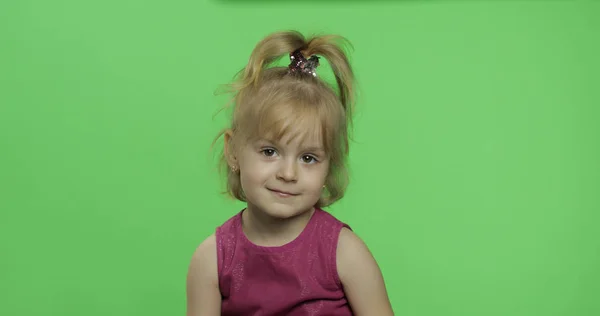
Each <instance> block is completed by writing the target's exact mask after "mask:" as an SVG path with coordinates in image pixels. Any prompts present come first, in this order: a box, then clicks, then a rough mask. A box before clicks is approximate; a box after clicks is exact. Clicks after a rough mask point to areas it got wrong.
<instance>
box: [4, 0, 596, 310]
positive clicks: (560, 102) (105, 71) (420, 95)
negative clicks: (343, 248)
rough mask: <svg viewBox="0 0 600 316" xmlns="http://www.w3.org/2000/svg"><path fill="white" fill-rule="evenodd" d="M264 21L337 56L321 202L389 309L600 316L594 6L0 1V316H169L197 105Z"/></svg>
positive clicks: (191, 220)
mask: <svg viewBox="0 0 600 316" xmlns="http://www.w3.org/2000/svg"><path fill="white" fill-rule="evenodd" d="M284 29H298V30H300V31H302V32H307V33H311V32H320V33H339V34H342V35H344V36H346V37H347V38H348V39H349V40H350V41H351V42H352V43H353V44H354V46H355V50H354V53H353V54H352V61H353V64H354V67H355V70H356V74H357V77H358V80H359V84H360V95H359V103H358V109H357V110H358V112H357V116H356V134H355V142H354V143H353V147H352V150H351V157H350V163H351V169H352V183H351V186H350V188H349V190H348V194H347V196H346V197H345V198H344V199H343V200H342V201H341V202H339V203H337V204H335V205H334V206H333V207H332V208H331V209H330V211H331V212H332V213H334V214H335V215H336V216H338V217H339V218H341V219H343V220H344V221H347V222H348V223H349V224H350V225H351V226H352V227H353V228H354V229H355V231H356V232H357V233H358V234H359V235H360V236H361V237H362V238H363V239H364V240H365V241H366V242H367V243H368V245H369V246H370V248H371V249H372V251H373V253H374V255H375V256H376V258H377V260H378V262H379V264H380V266H381V268H382V270H383V273H384V275H385V278H386V283H387V287H388V289H389V293H390V298H391V300H392V304H393V307H394V309H395V312H396V314H397V315H419V316H425V315H431V316H433V315H465V316H475V315H477V316H479V315H509V316H517V315H544V316H550V315H565V316H567V315H568V316H592V315H600V232H599V229H600V228H599V224H600V221H599V215H598V212H599V211H600V198H599V195H600V168H599V164H600V163H599V162H600V137H599V136H600V127H599V123H598V120H599V119H600V110H599V107H600V78H599V73H600V4H599V3H598V2H592V1H531V2H525V1H433V0H432V1H345V2H344V1H320V2H319V1H303V2H292V1H241V0H239V1H216V0H214V1H185V0H171V1H141V0H137V1H132V0H120V1H115V0H110V1H74V0H57V1H40V0H38V1H26V0H20V1H3V2H2V4H0V210H1V213H0V247H1V248H0V256H1V257H0V315H3V316H4V315H6V316H13V315H183V314H184V312H185V277H186V272H187V266H188V263H189V259H190V256H191V254H192V252H193V251H194V249H195V247H196V246H197V245H198V244H199V243H200V242H201V241H202V240H203V239H204V238H205V237H206V236H208V235H209V234H211V233H212V232H213V231H214V228H215V226H217V225H219V224H221V223H222V222H223V221H224V220H226V219H227V218H229V217H230V216H232V215H233V214H234V213H236V212H237V211H239V209H240V208H241V207H242V204H240V203H236V202H232V201H231V200H229V199H227V198H226V197H224V196H222V195H220V194H219V191H220V190H221V188H222V187H221V181H220V180H219V176H218V174H217V172H216V171H215V166H216V159H215V158H214V157H213V155H214V153H212V152H211V151H210V144H211V141H212V139H213V137H214V136H215V135H216V133H217V131H218V130H219V129H220V128H221V127H223V126H224V124H225V117H224V116H217V117H216V118H213V115H214V114H215V112H216V110H217V109H218V108H219V106H220V105H222V104H223V102H225V101H226V99H225V98H224V97H215V96H213V92H214V91H215V89H216V88H217V87H218V85H219V84H222V83H227V82H228V81H229V80H230V79H231V78H232V76H233V75H234V73H235V72H236V71H238V70H239V69H241V68H242V67H243V66H244V65H245V63H246V61H247V59H248V56H249V54H250V51H251V49H252V48H253V47H254V45H255V44H256V42H258V41H259V40H260V39H261V38H262V37H263V36H265V35H266V34H268V33H270V32H272V31H276V30H284ZM321 73H322V74H324V75H325V73H327V67H323V68H322V69H321ZM325 77H327V75H325Z"/></svg>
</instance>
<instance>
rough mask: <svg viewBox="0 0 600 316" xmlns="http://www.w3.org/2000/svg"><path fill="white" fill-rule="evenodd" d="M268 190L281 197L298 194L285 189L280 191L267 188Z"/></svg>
mask: <svg viewBox="0 0 600 316" xmlns="http://www.w3.org/2000/svg"><path fill="white" fill-rule="evenodd" d="M268 190H269V191H271V192H273V193H275V194H276V195H278V196H281V197H292V196H296V195H298V194H296V193H291V192H287V191H280V190H275V189H268Z"/></svg>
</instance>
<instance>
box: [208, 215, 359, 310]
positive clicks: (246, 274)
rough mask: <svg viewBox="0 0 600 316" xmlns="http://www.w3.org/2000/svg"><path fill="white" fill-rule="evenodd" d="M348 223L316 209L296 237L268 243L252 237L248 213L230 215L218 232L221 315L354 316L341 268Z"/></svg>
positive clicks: (216, 235)
mask: <svg viewBox="0 0 600 316" xmlns="http://www.w3.org/2000/svg"><path fill="white" fill-rule="evenodd" d="M343 227H347V228H348V229H350V227H349V226H348V225H346V224H345V223H342V222H340V221H339V220H337V219H336V218H335V217H334V216H333V215H331V214H329V213H327V212H326V211H323V210H321V209H316V210H315V212H314V213H313V215H312V216H311V218H310V220H309V221H308V224H307V225H306V227H305V228H304V230H303V231H302V232H301V233H300V235H299V236H298V237H297V238H296V239H294V240H293V241H291V242H290V243H288V244H285V245H283V246H280V247H262V246H258V245H256V244H254V243H252V242H251V241H250V240H248V239H247V238H246V235H245V234H244V232H243V230H242V212H239V213H238V214H236V215H235V216H233V217H232V218H230V219H229V220H227V221H226V222H225V223H224V224H223V225H221V226H219V227H218V228H217V229H216V232H215V237H216V241H217V261H218V274H219V287H220V290H221V296H222V305H221V315H224V316H234V315H235V316H275V315H286V316H287V315H289V316H308V315H327V316H347V315H352V312H351V309H350V306H349V304H348V300H347V299H346V296H345V294H344V291H343V289H342V284H341V282H340V279H339V277H338V274H337V267H336V266H337V265H336V250H337V242H338V237H339V234H340V231H341V229H342V228H343Z"/></svg>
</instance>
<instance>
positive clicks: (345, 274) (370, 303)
mask: <svg viewBox="0 0 600 316" xmlns="http://www.w3.org/2000/svg"><path fill="white" fill-rule="evenodd" d="M336 257H337V258H336V262H337V270H338V275H339V278H340V282H341V283H342V287H343V289H344V292H345V293H346V296H347V298H348V302H349V303H350V306H351V307H352V309H353V310H354V311H355V314H356V315H366V314H369V315H370V314H371V313H373V314H376V315H393V312H392V309H391V305H390V302H389V298H388V294H387V290H386V287H385V283H384V280H383V275H382V273H381V270H380V268H379V265H378V264H377V262H376V261H375V258H374V257H373V255H372V254H371V251H370V250H369V248H368V247H367V245H366V244H365V243H364V242H363V240H362V239H361V238H360V237H359V236H357V235H356V234H355V233H354V232H352V231H351V230H350V229H348V228H346V227H344V228H342V230H341V231H340V236H339V239H338V247H337V256H336Z"/></svg>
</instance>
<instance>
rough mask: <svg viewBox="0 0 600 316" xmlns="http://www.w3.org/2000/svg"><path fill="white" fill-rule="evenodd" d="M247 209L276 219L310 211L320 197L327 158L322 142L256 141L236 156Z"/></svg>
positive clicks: (241, 149)
mask: <svg viewBox="0 0 600 316" xmlns="http://www.w3.org/2000/svg"><path fill="white" fill-rule="evenodd" d="M236 159H237V162H238V164H239V169H240V181H241V185H242V188H243V190H244V193H245V195H246V199H247V202H248V208H249V209H252V211H258V212H262V213H264V214H265V215H268V216H271V217H275V218H290V217H293V216H296V215H300V214H303V213H304V212H307V211H310V210H311V209H312V207H313V206H314V205H315V204H316V203H317V201H318V200H319V198H320V197H321V193H322V190H323V184H324V183H325V178H326V176H327V173H328V170H329V157H328V156H327V154H326V153H325V151H324V149H323V145H322V141H321V139H319V137H312V138H310V137H309V138H308V139H302V138H301V137H295V138H291V139H290V138H288V137H284V138H283V139H281V140H279V141H275V140H268V139H257V140H255V141H250V142H248V143H246V144H245V145H244V146H243V148H240V150H239V151H238V155H237V157H236Z"/></svg>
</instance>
